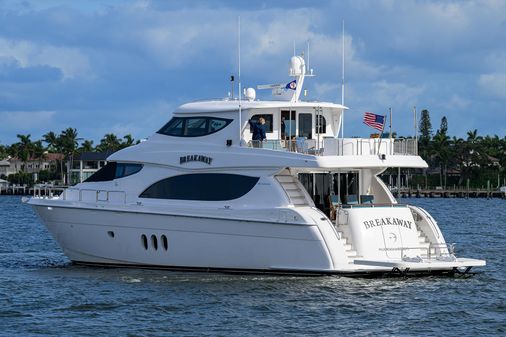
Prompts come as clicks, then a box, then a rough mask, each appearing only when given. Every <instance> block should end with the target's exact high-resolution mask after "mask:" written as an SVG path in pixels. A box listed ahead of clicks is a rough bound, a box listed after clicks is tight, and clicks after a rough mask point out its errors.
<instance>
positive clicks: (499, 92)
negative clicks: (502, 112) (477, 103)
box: [479, 73, 506, 98]
mask: <svg viewBox="0 0 506 337" xmlns="http://www.w3.org/2000/svg"><path fill="white" fill-rule="evenodd" d="M479 85H480V86H481V88H482V89H483V90H484V91H485V92H486V93H487V94H490V95H492V96H495V97H498V98H506V73H495V74H482V75H481V76H480V79H479Z"/></svg>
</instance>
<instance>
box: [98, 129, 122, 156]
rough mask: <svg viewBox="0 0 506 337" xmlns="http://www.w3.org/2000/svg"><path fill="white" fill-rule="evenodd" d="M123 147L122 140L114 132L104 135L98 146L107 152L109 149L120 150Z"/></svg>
mask: <svg viewBox="0 0 506 337" xmlns="http://www.w3.org/2000/svg"><path fill="white" fill-rule="evenodd" d="M120 147H121V142H120V140H119V139H118V137H117V136H116V135H115V134H113V133H108V134H106V135H104V138H102V139H101V140H100V145H99V146H97V148H98V149H99V150H100V151H102V152H105V151H107V150H111V151H113V152H115V151H118V150H119V149H120Z"/></svg>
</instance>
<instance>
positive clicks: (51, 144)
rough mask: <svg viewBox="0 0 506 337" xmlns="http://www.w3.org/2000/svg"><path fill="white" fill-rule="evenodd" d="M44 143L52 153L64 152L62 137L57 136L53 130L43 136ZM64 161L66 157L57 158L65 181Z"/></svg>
mask: <svg viewBox="0 0 506 337" xmlns="http://www.w3.org/2000/svg"><path fill="white" fill-rule="evenodd" d="M42 138H43V141H44V143H46V144H47V145H48V151H49V152H52V153H63V142H62V137H61V135H60V136H57V135H56V134H55V133H54V132H53V131H50V132H48V133H46V134H45V135H43V136H42ZM63 161H64V158H61V159H57V160H56V162H57V164H58V166H59V171H60V179H61V180H62V182H63Z"/></svg>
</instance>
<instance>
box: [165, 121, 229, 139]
mask: <svg viewBox="0 0 506 337" xmlns="http://www.w3.org/2000/svg"><path fill="white" fill-rule="evenodd" d="M230 122H232V120H231V119H225V118H214V117H174V118H172V119H171V120H170V121H169V122H168V123H167V124H165V125H164V126H163V127H162V128H161V129H160V130H159V131H158V133H161V134H162V135H167V136H176V137H200V136H205V135H209V134H211V133H214V132H216V131H219V130H221V129H223V128H224V127H226V126H227V125H228V124H230Z"/></svg>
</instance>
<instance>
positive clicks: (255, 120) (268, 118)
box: [250, 114, 273, 133]
mask: <svg viewBox="0 0 506 337" xmlns="http://www.w3.org/2000/svg"><path fill="white" fill-rule="evenodd" d="M260 117H263V118H264V119H265V132H268V133H271V132H272V125H273V123H272V115H271V114H264V115H253V117H251V121H252V122H253V123H258V120H259V119H260ZM250 132H253V128H252V127H250Z"/></svg>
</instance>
